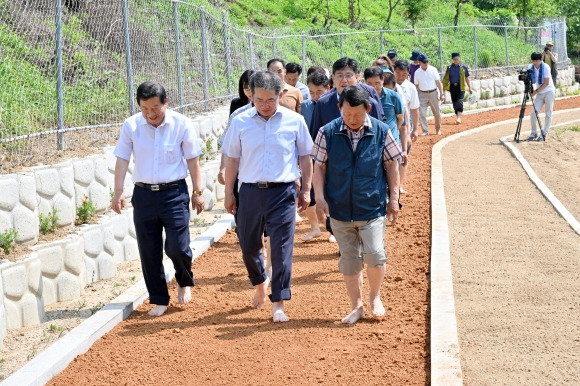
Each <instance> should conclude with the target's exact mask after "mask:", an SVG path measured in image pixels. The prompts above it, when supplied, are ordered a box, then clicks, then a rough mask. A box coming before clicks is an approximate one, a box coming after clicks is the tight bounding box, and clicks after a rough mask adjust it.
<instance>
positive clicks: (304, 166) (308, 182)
mask: <svg viewBox="0 0 580 386" xmlns="http://www.w3.org/2000/svg"><path fill="white" fill-rule="evenodd" d="M299 162H300V170H301V171H302V190H304V191H310V188H311V187H312V158H310V155H303V156H300V158H299Z"/></svg>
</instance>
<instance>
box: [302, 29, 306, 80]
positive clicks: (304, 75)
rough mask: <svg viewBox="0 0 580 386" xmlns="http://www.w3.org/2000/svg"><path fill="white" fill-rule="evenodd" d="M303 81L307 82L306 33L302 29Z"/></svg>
mask: <svg viewBox="0 0 580 386" xmlns="http://www.w3.org/2000/svg"><path fill="white" fill-rule="evenodd" d="M302 83H304V84H306V33H305V32H304V31H302Z"/></svg>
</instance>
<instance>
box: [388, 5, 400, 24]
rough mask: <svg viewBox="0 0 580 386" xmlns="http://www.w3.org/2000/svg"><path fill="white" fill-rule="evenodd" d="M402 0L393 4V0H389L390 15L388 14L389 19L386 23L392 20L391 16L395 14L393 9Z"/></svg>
mask: <svg viewBox="0 0 580 386" xmlns="http://www.w3.org/2000/svg"><path fill="white" fill-rule="evenodd" d="M400 2H401V0H396V1H395V4H393V0H389V16H387V21H386V23H385V24H389V23H390V22H391V17H392V16H393V10H394V9H395V7H396V6H397V5H399V3H400Z"/></svg>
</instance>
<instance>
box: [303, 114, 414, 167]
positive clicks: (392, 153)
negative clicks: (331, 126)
mask: <svg viewBox="0 0 580 386" xmlns="http://www.w3.org/2000/svg"><path fill="white" fill-rule="evenodd" d="M369 127H372V122H371V119H370V117H369V116H368V115H367V116H366V118H365V122H364V123H363V125H362V126H361V128H360V129H359V130H357V131H354V130H352V129H351V128H350V127H348V126H347V125H346V124H345V123H344V121H343V122H342V125H341V128H340V131H341V132H343V133H346V135H348V137H349V138H350V142H351V144H352V150H353V152H354V151H356V146H357V145H358V141H360V139H361V138H362V137H363V135H364V133H365V130H366V129H367V128H369ZM402 156H403V153H402V152H401V148H400V147H399V145H397V142H396V141H395V139H394V138H393V135H392V134H391V131H390V130H389V131H388V133H387V136H386V138H385V146H384V147H383V163H385V162H389V161H395V160H397V159H400V158H401V157H402ZM311 157H312V159H313V160H314V162H315V163H317V164H326V163H327V162H328V155H327V153H326V137H325V136H324V127H321V128H320V130H318V134H317V135H316V140H315V141H314V146H313V147H312V154H311Z"/></svg>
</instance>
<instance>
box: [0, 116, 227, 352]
mask: <svg viewBox="0 0 580 386" xmlns="http://www.w3.org/2000/svg"><path fill="white" fill-rule="evenodd" d="M228 113H229V109H228V107H223V108H220V109H218V110H216V111H214V112H212V113H210V114H208V115H207V116H201V117H196V118H194V119H193V124H194V129H195V131H196V133H197V134H198V140H199V143H200V146H202V147H203V148H206V149H207V148H208V146H207V144H208V143H209V144H210V147H211V148H212V149H213V151H214V157H217V158H218V159H217V160H206V161H202V179H203V186H204V189H203V196H204V199H205V203H206V204H205V209H206V210H211V209H212V208H213V206H214V205H215V202H216V201H217V200H220V199H223V196H224V189H223V186H222V185H220V184H218V183H217V174H218V171H219V165H220V161H219V154H218V153H217V138H218V137H219V135H220V134H221V133H222V132H223V130H224V128H225V125H226V123H227V119H228ZM113 150H114V147H107V148H104V149H103V153H102V154H98V155H93V156H89V157H85V158H82V159H71V160H67V161H65V162H62V163H60V164H56V165H41V166H35V167H32V168H31V169H30V170H29V171H27V172H23V173H17V174H10V175H3V176H0V191H1V192H2V194H1V195H0V230H4V229H14V230H15V231H16V232H18V238H17V239H16V242H17V243H19V244H25V245H31V244H36V243H37V242H38V236H39V220H38V216H39V214H46V215H47V214H48V213H49V212H52V208H53V207H54V208H55V209H56V210H58V214H57V215H58V217H59V221H58V225H59V226H70V225H74V222H75V217H76V207H77V206H80V205H81V203H82V201H83V199H84V198H85V196H86V197H88V198H89V199H90V200H91V201H92V202H93V204H94V206H95V208H96V209H97V213H99V223H98V224H92V225H82V226H80V227H77V230H76V234H71V235H68V236H67V237H66V238H65V239H62V240H58V241H55V242H51V243H44V244H37V245H34V246H33V247H31V248H30V249H31V253H30V255H29V256H28V257H27V258H25V259H23V260H20V261H17V262H10V261H7V260H0V288H1V289H2V290H1V291H0V347H1V346H2V340H3V337H4V335H5V332H6V329H7V328H9V329H13V328H20V327H25V326H30V325H34V324H38V323H41V322H43V321H44V320H45V310H44V307H45V306H46V305H49V304H53V303H55V302H61V301H68V300H74V299H76V298H78V297H80V296H81V295H82V293H83V291H84V288H85V286H86V285H87V284H88V283H92V282H94V281H96V280H102V279H108V278H111V277H114V276H115V275H116V274H117V265H118V264H119V263H121V262H124V261H129V260H134V259H137V258H138V257H139V251H138V249H137V241H136V237H135V227H134V224H133V210H132V208H130V207H129V208H128V209H127V210H125V211H124V212H123V213H122V214H121V215H118V214H116V213H114V212H112V211H110V210H109V207H110V199H111V196H110V192H111V191H112V190H113V185H114V170H115V163H116V158H115V156H114V155H113ZM132 169H133V168H132V163H131V164H130V167H129V173H128V174H127V177H126V178H125V196H126V198H127V201H128V202H130V198H131V197H132V195H133V183H132V181H131V173H132ZM187 184H188V186H189V189H190V191H191V189H192V184H191V178H189V177H188V178H187ZM129 205H130V204H129ZM196 217H197V215H196V214H195V213H193V212H192V215H191V221H193V220H194V219H195V218H196Z"/></svg>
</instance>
